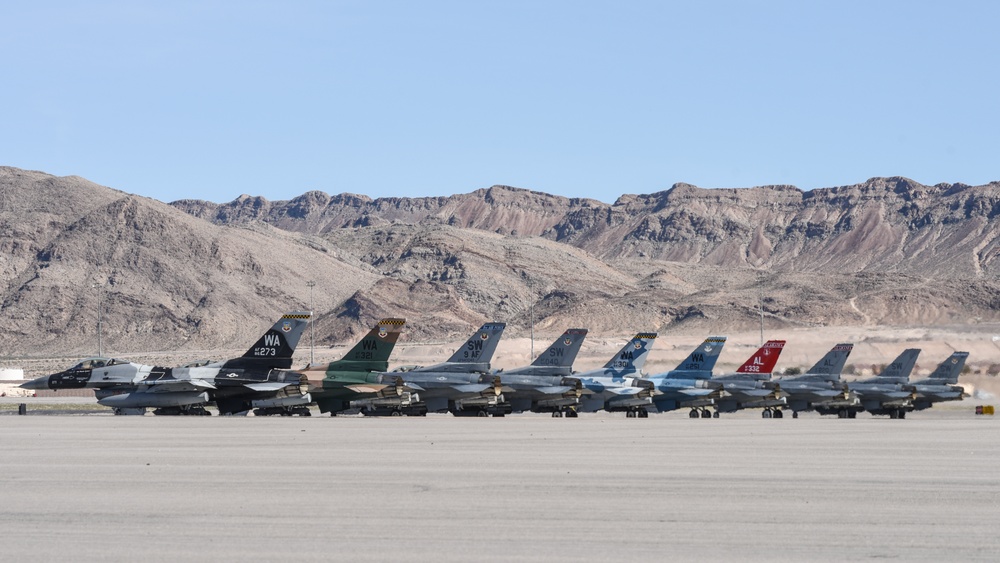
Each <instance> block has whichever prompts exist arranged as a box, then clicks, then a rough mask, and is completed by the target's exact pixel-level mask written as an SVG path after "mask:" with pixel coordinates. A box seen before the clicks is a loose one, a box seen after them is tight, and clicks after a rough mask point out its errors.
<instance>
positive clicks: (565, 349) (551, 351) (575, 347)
mask: <svg viewBox="0 0 1000 563" xmlns="http://www.w3.org/2000/svg"><path fill="white" fill-rule="evenodd" d="M586 337H587V329H585V328H571V329H568V330H567V331H566V332H564V333H562V336H560V337H559V338H557V339H556V341H555V342H553V343H552V345H551V346H549V347H548V348H547V349H546V350H545V351H544V352H542V353H541V354H539V355H538V357H537V358H535V361H533V362H531V365H533V366H545V367H567V368H568V367H572V366H573V362H574V361H576V355H577V354H578V353H579V352H580V347H581V346H583V339H584V338H586Z"/></svg>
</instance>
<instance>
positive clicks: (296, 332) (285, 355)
mask: <svg viewBox="0 0 1000 563" xmlns="http://www.w3.org/2000/svg"><path fill="white" fill-rule="evenodd" d="M310 317H312V313H311V312H308V311H293V312H291V313H285V314H284V315H282V316H281V318H280V319H278V322H276V323H274V326H272V327H271V328H270V329H269V330H268V331H267V332H265V333H264V335H263V336H261V337H260V339H259V340H257V342H255V343H254V345H253V346H252V347H251V348H250V349H249V350H247V351H246V353H245V354H243V356H242V357H241V358H240V360H243V361H247V360H250V361H254V362H256V361H268V365H271V366H272V367H275V368H290V367H292V354H294V353H295V347H296V346H298V344H299V338H301V337H302V333H303V332H305V330H306V326H307V325H308V324H309V318H310Z"/></svg>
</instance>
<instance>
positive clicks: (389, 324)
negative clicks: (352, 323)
mask: <svg viewBox="0 0 1000 563" xmlns="http://www.w3.org/2000/svg"><path fill="white" fill-rule="evenodd" d="M404 324H406V319H382V320H380V321H379V322H378V323H377V324H376V325H375V326H374V327H373V328H372V329H371V330H370V331H368V334H366V335H365V336H364V338H362V339H361V341H360V342H358V343H357V344H356V345H355V346H354V347H353V348H351V349H350V350H349V351H348V352H347V353H346V354H344V357H343V358H341V359H339V360H337V361H335V362H330V363H329V364H327V365H326V366H309V367H308V368H306V369H305V370H299V373H302V374H303V375H305V376H306V378H307V379H308V380H309V383H310V386H311V387H312V393H311V394H312V398H313V401H314V402H315V403H316V405H318V406H319V410H320V412H323V413H331V414H333V415H336V414H337V413H339V412H344V411H346V410H349V409H350V408H351V405H350V402H351V400H358V399H374V398H376V397H377V396H378V391H379V390H382V389H383V386H379V387H378V389H372V390H371V391H370V392H369V391H368V389H367V388H366V386H367V385H369V384H372V383H375V382H376V381H377V380H378V377H379V376H380V375H381V374H382V373H383V372H385V371H388V370H389V356H390V354H392V349H393V348H394V347H395V345H396V341H397V340H399V335H400V331H402V329H403V325H404ZM255 414H257V413H256V412H255Z"/></svg>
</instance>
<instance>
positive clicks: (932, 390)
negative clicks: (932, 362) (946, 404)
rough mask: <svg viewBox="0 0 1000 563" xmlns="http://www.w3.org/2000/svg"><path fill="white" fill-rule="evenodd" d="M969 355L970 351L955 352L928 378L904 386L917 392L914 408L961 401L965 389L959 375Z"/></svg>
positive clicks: (921, 408)
mask: <svg viewBox="0 0 1000 563" xmlns="http://www.w3.org/2000/svg"><path fill="white" fill-rule="evenodd" d="M968 357H969V353H968V352H955V353H953V354H952V355H951V356H948V358H947V359H946V360H945V361H943V362H941V363H940V364H938V366H937V368H935V369H934V371H933V372H931V374H930V375H929V376H927V378H925V379H921V380H920V381H914V382H912V383H910V384H909V385H908V386H904V389H907V390H909V391H912V392H914V393H916V397H915V398H914V399H913V410H918V411H919V410H923V409H929V408H931V407H932V406H933V405H934V403H939V402H942V401H961V400H962V397H963V396H964V395H965V389H964V388H963V387H962V386H961V385H958V376H959V375H961V373H962V368H964V367H965V360H966V359H967V358H968Z"/></svg>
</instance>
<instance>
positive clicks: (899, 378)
mask: <svg viewBox="0 0 1000 563" xmlns="http://www.w3.org/2000/svg"><path fill="white" fill-rule="evenodd" d="M919 355H920V349H919V348H907V349H906V350H903V353H902V354H900V355H899V356H898V357H897V358H896V359H895V360H893V361H892V363H891V364H889V365H888V366H887V367H886V368H885V369H884V370H882V373H880V374H878V375H877V376H875V377H872V378H869V379H865V380H862V381H852V382H850V383H848V384H847V388H848V389H849V390H850V391H852V392H854V393H857V394H858V397H859V398H860V400H861V405H860V406H858V407H839V408H836V407H832V408H825V407H815V410H816V412H818V413H820V414H836V415H837V416H838V417H840V418H845V417H846V418H854V417H855V416H857V414H856V413H857V412H858V411H860V410H866V411H868V412H870V413H872V415H873V416H879V415H881V416H885V415H888V416H889V418H906V413H907V412H908V411H912V410H913V399H914V397H915V395H916V393H915V392H913V391H911V390H908V389H906V388H905V385H906V384H907V383H909V379H910V372H911V371H913V366H914V365H916V363H917V356H919ZM852 412H853V413H854V414H852Z"/></svg>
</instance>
